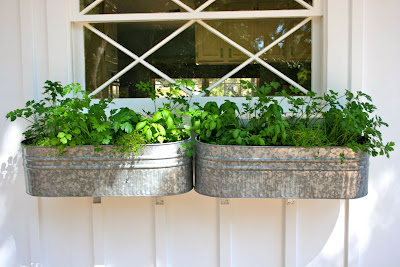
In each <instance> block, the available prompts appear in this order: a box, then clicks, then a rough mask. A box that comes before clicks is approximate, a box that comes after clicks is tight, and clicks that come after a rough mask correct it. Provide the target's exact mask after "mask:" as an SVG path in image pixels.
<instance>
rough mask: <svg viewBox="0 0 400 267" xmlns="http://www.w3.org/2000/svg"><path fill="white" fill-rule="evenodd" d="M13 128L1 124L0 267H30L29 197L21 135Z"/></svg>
mask: <svg viewBox="0 0 400 267" xmlns="http://www.w3.org/2000/svg"><path fill="white" fill-rule="evenodd" d="M6 124H7V123H6ZM7 126H8V125H7ZM12 128H13V127H4V126H3V127H2V134H1V136H0V140H1V141H2V146H1V147H0V151H1V153H0V160H1V162H0V166H1V170H0V171H1V176H0V266H30V265H31V263H30V254H29V213H30V212H29V209H30V204H29V203H30V202H29V200H30V199H29V196H28V195H27V194H26V193H25V181H24V171H23V167H22V157H21V148H20V145H19V142H20V138H21V134H20V131H19V132H18V133H16V130H18V129H17V128H14V129H12ZM11 139H12V140H11ZM10 154H13V155H12V156H7V155H10Z"/></svg>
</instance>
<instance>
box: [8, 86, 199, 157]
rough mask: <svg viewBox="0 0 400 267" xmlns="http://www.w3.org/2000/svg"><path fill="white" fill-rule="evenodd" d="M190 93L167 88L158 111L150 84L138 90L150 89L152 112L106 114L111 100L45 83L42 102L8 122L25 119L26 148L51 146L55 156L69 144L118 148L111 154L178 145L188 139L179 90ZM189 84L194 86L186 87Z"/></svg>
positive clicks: (13, 113)
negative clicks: (155, 146)
mask: <svg viewBox="0 0 400 267" xmlns="http://www.w3.org/2000/svg"><path fill="white" fill-rule="evenodd" d="M182 86H185V87H189V89H188V90H194V89H193V88H194V85H192V84H191V83H190V82H188V81H179V83H177V84H175V85H171V90H170V91H169V92H168V93H166V95H165V97H166V99H167V102H165V101H161V102H162V107H161V108H157V104H158V103H157V102H158V100H159V98H160V97H161V96H163V95H162V93H161V92H158V93H157V94H155V93H152V92H153V91H154V90H153V88H152V87H151V86H150V84H149V83H140V84H138V87H139V88H140V89H142V90H144V91H149V93H150V95H151V98H152V99H153V101H154V104H155V112H154V113H144V114H138V113H136V112H135V111H133V110H131V109H129V108H120V109H118V110H116V109H113V110H111V111H110V115H107V114H106V111H107V110H108V107H109V105H110V104H111V103H112V99H109V98H107V99H100V100H94V99H93V98H92V97H90V96H89V95H88V94H86V93H85V92H84V91H83V90H82V89H81V87H80V85H79V84H70V85H67V86H65V87H63V86H62V85H61V84H60V83H59V82H51V81H46V85H45V87H44V89H45V90H44V93H43V99H42V100H40V101H39V102H35V101H28V102H27V103H26V105H25V108H22V109H17V110H14V111H11V112H9V113H8V114H7V116H6V117H7V118H9V119H10V120H11V121H14V120H16V119H17V118H24V119H26V120H28V121H29V122H30V123H31V124H30V126H29V127H28V129H27V130H26V131H25V132H24V136H25V141H24V144H26V145H38V146H50V147H55V148H58V151H59V153H58V155H61V154H62V153H63V152H64V149H65V148H66V147H67V146H72V147H74V146H77V145H79V146H80V145H94V146H95V147H97V150H101V147H100V145H116V149H115V151H114V152H122V153H125V154H130V153H133V152H134V153H137V152H138V150H139V149H140V148H141V147H142V146H141V145H140V144H152V143H164V142H175V141H181V140H184V139H186V138H188V137H189V136H190V130H191V128H190V126H186V127H185V125H184V120H183V117H184V116H186V114H189V102H190V100H188V98H187V97H186V96H183V95H182V94H181V93H180V92H181V87H182ZM190 86H192V88H190Z"/></svg>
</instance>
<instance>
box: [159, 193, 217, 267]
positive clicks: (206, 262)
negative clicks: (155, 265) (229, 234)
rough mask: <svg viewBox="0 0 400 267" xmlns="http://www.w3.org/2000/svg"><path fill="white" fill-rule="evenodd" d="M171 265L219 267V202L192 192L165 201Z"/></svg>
mask: <svg viewBox="0 0 400 267" xmlns="http://www.w3.org/2000/svg"><path fill="white" fill-rule="evenodd" d="M165 205H166V216H167V228H168V233H167V243H168V256H167V257H168V265H167V266H171V267H186V266H191V267H202V266H210V267H212V266H218V264H219V257H218V251H219V245H218V237H219V234H218V227H219V225H218V215H217V210H218V209H217V205H218V199H217V198H211V197H205V196H202V195H199V194H197V193H196V192H194V190H193V191H191V192H189V193H187V194H183V195H178V196H171V197H167V198H166V203H165Z"/></svg>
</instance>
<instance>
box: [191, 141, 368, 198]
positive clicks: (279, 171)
mask: <svg viewBox="0 0 400 267" xmlns="http://www.w3.org/2000/svg"><path fill="white" fill-rule="evenodd" d="M340 153H344V155H345V160H344V162H343V164H341V163H340V156H339V155H340ZM368 166H369V155H368V154H367V153H362V152H359V153H355V152H354V151H353V150H351V149H349V148H345V147H327V148H304V147H284V146H278V147H274V146H270V147H268V146H228V145H212V144H206V143H202V142H199V141H196V153H195V190H196V191H197V192H198V193H200V194H203V195H207V196H212V197H223V198H317V199H352V198H359V197H363V196H365V195H367V193H368Z"/></svg>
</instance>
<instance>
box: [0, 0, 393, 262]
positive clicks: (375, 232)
mask: <svg viewBox="0 0 400 267" xmlns="http://www.w3.org/2000/svg"><path fill="white" fill-rule="evenodd" d="M217 1H218V0H217ZM0 4H1V5H0V34H1V42H0V51H1V52H2V56H1V61H0V81H1V83H0V88H1V90H0V94H1V97H0V101H1V105H0V121H1V124H0V125H1V131H0V144H1V145H0V161H1V162H0V163H1V177H0V266H56V267H58V266H94V265H98V266H103V265H104V266H145V267H150V266H172V267H179V266H184V267H186V266H206V267H208V266H210V267H213V266H240V267H241V266H400V253H398V248H399V245H400V241H399V240H400V234H399V231H398V228H399V227H400V212H399V211H400V208H399V204H400V179H399V178H400V177H399V176H400V166H399V162H400V151H399V150H398V149H397V150H398V151H396V152H395V153H393V156H392V158H391V159H390V160H387V159H384V158H380V159H372V160H371V163H370V184H369V185H370V187H369V188H370V193H369V195H368V196H367V197H365V198H362V199H359V200H351V201H340V200H296V201H294V202H293V203H291V202H290V203H288V202H287V201H286V200H281V199H228V200H226V199H222V200H221V199H216V198H209V197H204V196H201V195H198V194H197V193H195V192H193V191H192V192H190V193H188V194H185V195H180V196H173V197H165V198H159V199H156V198H134V197H132V198H102V202H101V203H97V204H93V199H92V198H36V197H30V196H28V195H26V194H25V192H24V190H25V188H24V176H23V170H22V165H21V158H20V150H19V142H20V140H21V132H22V130H23V126H24V123H23V122H18V123H13V124H11V123H10V122H9V121H6V120H5V117H4V116H5V114H6V113H7V112H8V111H9V110H11V109H14V108H17V107H20V106H22V105H23V103H24V102H25V101H26V100H28V99H31V98H32V97H34V98H37V97H38V95H39V94H40V90H41V86H42V84H43V81H45V80H46V79H52V80H60V81H62V82H64V83H66V82H70V81H72V78H73V75H72V64H73V62H72V57H71V47H70V46H69V42H68V36H69V28H70V25H69V24H68V21H67V19H66V17H68V13H69V11H68V1H64V0H47V1H46V0H20V1H17V0H13V1H6V0H0ZM344 7H345V8H344ZM399 9H400V2H399V1H396V0H384V1H374V0H365V1H363V0H335V1H333V0H332V1H328V4H327V6H326V10H327V12H328V13H327V16H325V20H326V21H325V22H326V23H325V33H326V35H325V54H324V55H321V56H323V57H325V58H326V60H325V65H324V68H325V69H326V77H323V80H324V81H325V85H326V86H327V87H328V88H329V89H334V90H337V91H343V90H344V89H345V88H350V89H352V90H359V89H361V88H363V90H364V91H366V92H367V93H369V94H371V95H372V96H373V98H374V99H375V100H376V104H377V105H378V107H380V113H381V115H382V116H383V117H384V119H385V120H387V121H388V122H389V124H390V125H391V128H390V130H387V129H384V131H383V132H384V134H385V136H386V137H387V138H388V140H389V139H390V140H394V141H397V143H400V140H399V137H398V134H397V133H398V132H399V131H400V123H399V121H398V114H399V106H400V92H399V89H398V83H397V79H396V78H397V77H398V72H399V69H400V68H399V67H398V62H400V56H399V53H398V43H399V41H400V31H399V30H398V26H399V25H400V17H399V16H398V14H397V10H399ZM162 201H163V202H164V203H162Z"/></svg>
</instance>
